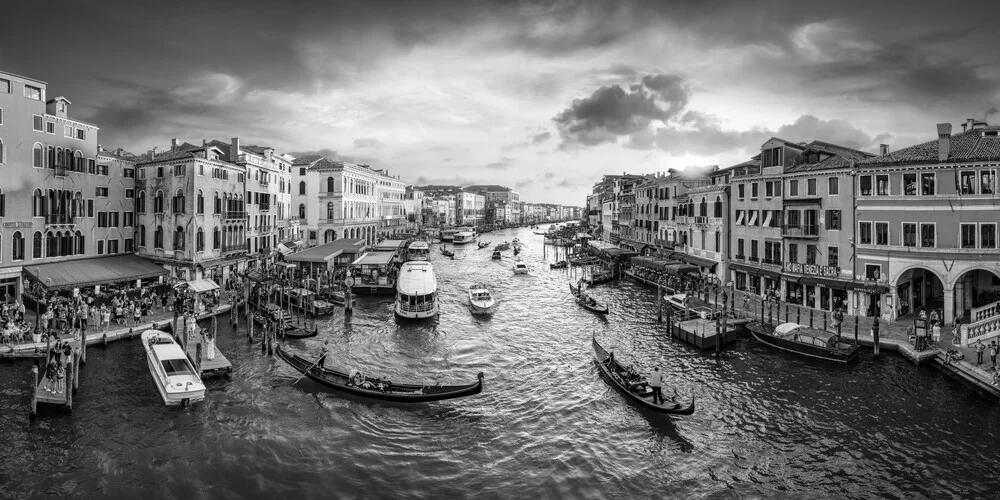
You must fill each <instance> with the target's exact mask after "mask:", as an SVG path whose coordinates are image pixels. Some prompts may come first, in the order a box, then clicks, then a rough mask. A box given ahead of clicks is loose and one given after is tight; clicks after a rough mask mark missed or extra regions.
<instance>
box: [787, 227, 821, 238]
mask: <svg viewBox="0 0 1000 500" xmlns="http://www.w3.org/2000/svg"><path fill="white" fill-rule="evenodd" d="M781 235H782V236H786V237H788V238H819V226H818V225H816V224H805V225H799V224H795V225H784V226H781Z"/></svg>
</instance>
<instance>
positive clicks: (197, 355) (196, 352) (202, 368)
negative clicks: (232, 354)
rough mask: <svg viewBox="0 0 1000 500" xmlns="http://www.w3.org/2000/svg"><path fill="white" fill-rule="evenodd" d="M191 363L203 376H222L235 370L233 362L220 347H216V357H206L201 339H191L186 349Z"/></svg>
mask: <svg viewBox="0 0 1000 500" xmlns="http://www.w3.org/2000/svg"><path fill="white" fill-rule="evenodd" d="M184 352H186V353H187V356H188V358H189V359H190V360H191V363H192V364H194V366H195V368H197V369H198V370H199V372H200V375H201V378H203V379H204V378H212V377H222V376H225V375H228V374H229V373H231V372H232V371H233V364H232V363H230V362H229V359H228V358H226V355H225V354H222V351H220V350H219V349H218V348H216V349H215V359H208V358H207V357H206V354H207V352H206V350H205V347H204V346H203V345H202V343H201V341H200V340H199V341H194V340H192V341H189V342H188V345H187V347H186V348H185V349H184Z"/></svg>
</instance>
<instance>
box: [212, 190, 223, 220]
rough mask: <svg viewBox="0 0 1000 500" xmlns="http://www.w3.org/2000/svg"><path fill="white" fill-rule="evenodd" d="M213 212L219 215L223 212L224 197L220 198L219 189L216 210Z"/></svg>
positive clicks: (216, 193)
mask: <svg viewBox="0 0 1000 500" xmlns="http://www.w3.org/2000/svg"><path fill="white" fill-rule="evenodd" d="M212 213H214V214H215V215H219V214H221V213H222V198H219V192H218V191H216V192H215V211H214V212H212Z"/></svg>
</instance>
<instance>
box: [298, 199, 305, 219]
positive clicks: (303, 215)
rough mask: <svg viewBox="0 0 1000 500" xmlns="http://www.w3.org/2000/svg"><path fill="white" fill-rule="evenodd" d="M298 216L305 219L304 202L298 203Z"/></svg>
mask: <svg viewBox="0 0 1000 500" xmlns="http://www.w3.org/2000/svg"><path fill="white" fill-rule="evenodd" d="M299 218H300V219H305V218H306V204H305V203H299Z"/></svg>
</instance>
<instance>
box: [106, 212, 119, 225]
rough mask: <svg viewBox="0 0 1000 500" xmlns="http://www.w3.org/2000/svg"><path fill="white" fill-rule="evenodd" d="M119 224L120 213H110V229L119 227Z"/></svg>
mask: <svg viewBox="0 0 1000 500" xmlns="http://www.w3.org/2000/svg"><path fill="white" fill-rule="evenodd" d="M119 222H120V221H119V218H118V212H110V213H109V214H108V227H119V226H118V223H119Z"/></svg>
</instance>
